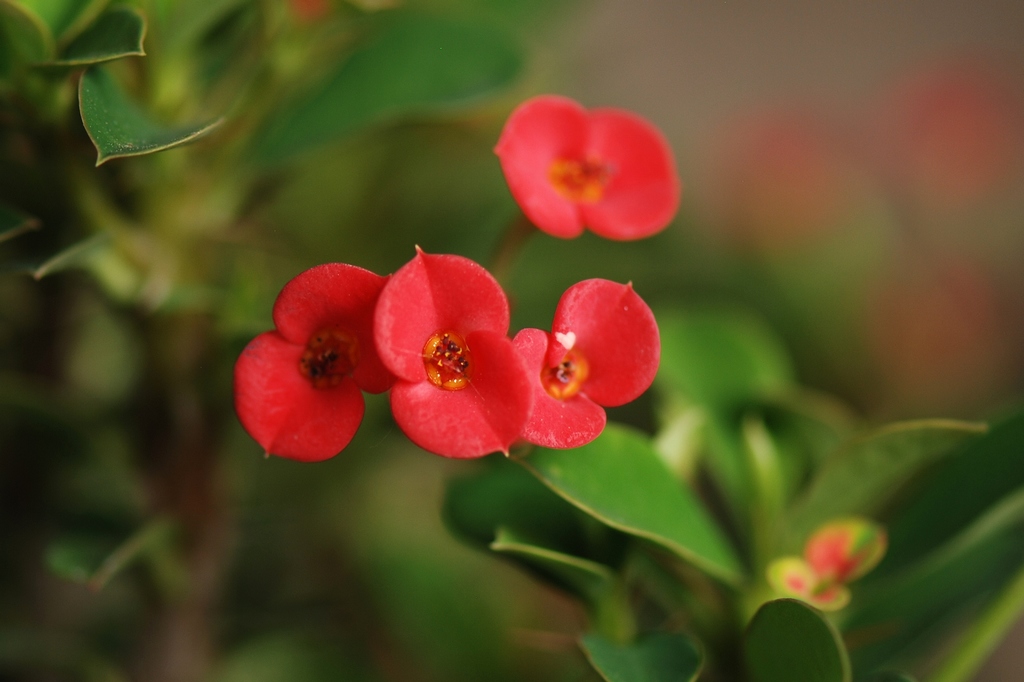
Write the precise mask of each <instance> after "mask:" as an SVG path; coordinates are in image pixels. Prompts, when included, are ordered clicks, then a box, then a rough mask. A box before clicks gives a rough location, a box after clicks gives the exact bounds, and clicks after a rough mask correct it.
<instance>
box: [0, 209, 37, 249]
mask: <svg viewBox="0 0 1024 682" xmlns="http://www.w3.org/2000/svg"><path fill="white" fill-rule="evenodd" d="M37 229H39V221H38V220H36V219H35V218H33V217H31V216H27V215H25V214H24V213H22V212H20V211H16V210H14V209H12V208H8V207H6V206H4V205H2V204H0V244H2V243H4V242H5V241H7V240H9V239H14V238H15V237H18V236H20V235H23V234H25V233H26V232H31V231H32V230H37Z"/></svg>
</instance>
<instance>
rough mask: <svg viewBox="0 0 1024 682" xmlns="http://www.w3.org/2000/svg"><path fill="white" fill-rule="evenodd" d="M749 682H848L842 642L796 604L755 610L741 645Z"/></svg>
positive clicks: (805, 607)
mask: <svg viewBox="0 0 1024 682" xmlns="http://www.w3.org/2000/svg"><path fill="white" fill-rule="evenodd" d="M743 649H744V656H745V658H746V663H747V670H748V671H749V673H750V679H751V680H752V682H796V681H797V680H799V682H849V681H850V679H851V671H850V660H849V658H848V656H847V655H846V648H845V647H844V646H843V640H842V638H840V636H839V633H838V632H836V630H835V628H834V627H832V625H831V624H830V623H829V622H828V621H827V620H825V618H824V617H822V615H821V614H820V613H819V612H818V611H816V610H814V609H813V608H811V607H810V606H808V605H807V604H804V603H803V602H801V601H797V600H796V599H778V600H776V601H771V602H768V603H767V604H765V605H764V606H762V607H761V608H760V609H758V611H757V613H756V614H754V618H753V620H751V621H750V625H749V626H748V627H747V632H746V635H745V637H744V643H743Z"/></svg>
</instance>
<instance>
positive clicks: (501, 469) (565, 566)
mask: <svg viewBox="0 0 1024 682" xmlns="http://www.w3.org/2000/svg"><path fill="white" fill-rule="evenodd" d="M483 464H484V466H483V467H482V471H480V472H479V473H477V474H474V475H471V476H467V477H464V478H459V479H455V480H453V481H450V482H449V484H448V486H447V489H446V491H445V500H444V509H443V517H444V521H445V524H446V525H447V526H448V528H449V529H450V530H451V531H452V533H454V534H455V535H457V536H459V537H461V538H462V539H464V540H467V541H469V542H471V543H473V544H474V545H476V546H478V547H481V548H488V549H491V550H494V551H497V552H500V553H501V554H503V555H504V556H506V557H509V558H513V559H515V560H516V561H517V562H518V563H520V564H525V565H526V566H527V567H528V568H529V569H531V570H532V572H534V573H536V574H539V577H542V578H545V579H549V580H551V581H552V582H554V583H555V584H556V585H558V586H559V587H562V588H567V589H569V590H571V591H573V592H575V593H576V594H578V595H579V596H581V597H583V598H585V599H591V600H592V599H593V598H594V597H595V596H596V595H597V594H598V593H599V592H601V591H602V589H603V588H602V585H601V583H604V582H606V581H607V579H608V578H609V577H610V576H613V572H612V570H611V569H610V568H609V564H611V565H617V564H618V563H619V562H620V560H621V550H622V543H621V542H620V540H621V539H622V538H624V537H625V536H621V535H619V534H617V533H615V532H614V531H612V530H610V529H608V528H605V527H604V526H601V525H600V524H598V523H597V522H596V521H594V520H593V519H591V518H590V517H588V516H586V515H585V514H583V513H581V512H580V511H579V510H577V509H576V508H575V507H573V506H572V505H571V504H569V503H568V502H566V501H565V500H563V499H562V498H560V497H559V496H558V495H556V494H555V493H553V492H552V491H551V490H550V489H549V488H547V487H546V486H545V485H543V484H542V483H541V482H540V481H538V480H537V478H536V477H534V476H532V475H530V474H529V473H528V472H527V471H526V470H524V469H523V468H522V467H520V466H517V465H516V464H514V463H513V462H510V461H508V460H507V459H505V458H503V457H502V458H497V457H495V458H491V459H490V461H487V462H484V463H483Z"/></svg>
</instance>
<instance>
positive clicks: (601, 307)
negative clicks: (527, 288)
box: [513, 279, 661, 448]
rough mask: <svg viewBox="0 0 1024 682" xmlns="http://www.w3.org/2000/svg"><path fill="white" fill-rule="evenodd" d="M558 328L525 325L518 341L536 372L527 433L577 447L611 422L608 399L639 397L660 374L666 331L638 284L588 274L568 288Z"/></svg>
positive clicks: (540, 441)
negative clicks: (635, 288)
mask: <svg viewBox="0 0 1024 682" xmlns="http://www.w3.org/2000/svg"><path fill="white" fill-rule="evenodd" d="M551 329H552V333H551V334H549V333H547V332H544V331H541V330H540V329H524V330H522V331H521V332H519V333H518V334H516V337H515V339H514V340H513V343H514V344H515V347H516V349H517V350H518V351H519V353H520V354H521V355H522V356H523V359H524V360H525V361H526V364H527V367H529V369H530V371H531V373H532V376H531V384H532V386H533V397H534V404H533V413H532V415H531V416H530V420H529V421H528V422H527V424H526V427H525V428H524V429H523V432H522V434H521V436H522V438H523V439H524V440H527V441H529V442H531V443H534V444H536V445H543V446H545V447H551V448H574V447H578V446H580V445H585V444H586V443H589V442H590V441H592V440H594V439H595V438H597V437H598V436H599V435H600V434H601V431H602V430H604V424H605V413H604V409H603V408H602V407H601V406H602V405H603V406H605V407H614V406H616V405H622V404H625V403H628V402H630V401H631V400H634V399H635V398H637V397H638V396H639V395H640V394H641V393H643V392H644V391H646V390H647V388H648V387H649V386H650V385H651V382H652V381H654V375H655V374H656V373H657V371H658V360H659V359H660V357H661V339H660V337H659V335H658V324H657V322H656V321H655V319H654V314H653V313H652V312H651V309H650V308H648V307H647V304H646V303H644V301H643V299H641V298H640V297H639V296H638V295H637V293H636V292H635V291H633V286H632V285H631V284H617V283H615V282H609V281H608V280H606V279H588V280H585V281H583V282H580V283H578V284H574V285H573V286H571V287H569V289H568V290H567V291H566V292H565V293H564V294H562V298H561V300H560V301H559V302H558V308H557V309H556V310H555V321H554V323H553V324H552V327H551Z"/></svg>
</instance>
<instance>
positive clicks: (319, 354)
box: [235, 263, 394, 462]
mask: <svg viewBox="0 0 1024 682" xmlns="http://www.w3.org/2000/svg"><path fill="white" fill-rule="evenodd" d="M387 281H388V278H387V277H381V276H380V275H376V274H374V273H372V272H370V271H368V270H363V269H362V268H357V267H355V266H354V265H346V264H344V263H327V264H325V265H318V266H317V267H315V268H312V269H310V270H306V271H305V272H303V273H302V274H300V275H299V276H297V277H295V278H294V279H292V280H291V281H290V282H288V284H286V285H285V286H284V289H282V290H281V293H280V294H279V295H278V297H277V300H276V301H275V302H274V325H275V327H276V330H275V331H270V332H264V333H263V334H260V335H259V336H257V337H256V338H255V339H253V340H252V341H251V342H249V345H248V346H246V347H245V350H243V351H242V355H241V356H240V357H239V358H238V362H237V363H235V410H236V412H238V418H239V420H240V421H241V422H242V426H244V427H245V430H246V431H248V432H249V435H250V436H252V437H253V438H254V439H255V440H256V442H257V443H259V444H260V445H261V446H263V449H264V450H265V451H266V452H267V453H268V454H274V455H279V456H281V457H288V458H290V459H297V460H301V461H304V462H315V461H319V460H323V459H327V458H329V457H333V456H334V455H336V454H338V453H339V452H340V451H341V450H342V449H343V448H344V447H345V446H346V445H348V443H349V441H351V440H352V436H354V435H355V432H356V429H358V428H359V423H360V422H361V421H362V419H363V410H364V405H363V394H362V393H361V392H360V389H362V390H364V391H368V392H370V393H382V392H384V391H386V390H388V388H389V387H390V386H391V384H392V382H393V381H394V377H393V376H392V375H391V374H390V373H389V372H388V370H387V369H386V368H385V367H384V365H383V364H381V361H380V358H379V357H378V356H377V351H376V349H375V348H374V344H373V311H374V307H375V306H376V304H377V297H378V296H379V295H380V292H381V289H383V287H384V284H385V283H386V282H387Z"/></svg>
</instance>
